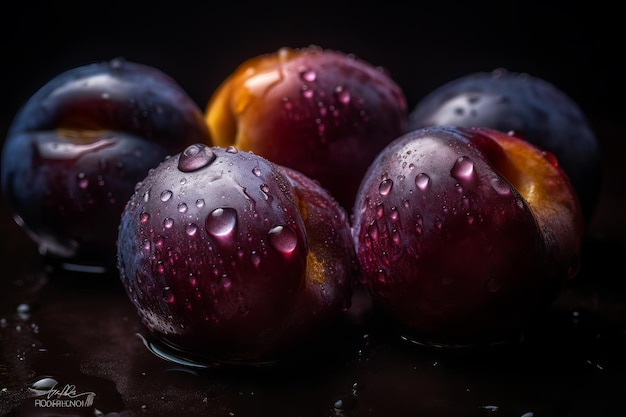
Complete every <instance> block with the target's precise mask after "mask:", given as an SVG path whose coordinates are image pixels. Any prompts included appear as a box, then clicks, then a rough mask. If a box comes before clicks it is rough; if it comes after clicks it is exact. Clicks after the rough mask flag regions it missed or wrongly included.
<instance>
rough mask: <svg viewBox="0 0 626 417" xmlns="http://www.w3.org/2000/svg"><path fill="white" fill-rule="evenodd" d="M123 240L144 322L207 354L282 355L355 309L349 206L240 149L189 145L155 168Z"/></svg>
mask: <svg viewBox="0 0 626 417" xmlns="http://www.w3.org/2000/svg"><path fill="white" fill-rule="evenodd" d="M118 246H119V251H118V255H119V267H120V273H121V279H122V282H123V284H124V286H125V288H126V290H127V292H128V296H129V297H130V299H131V300H132V302H133V303H134V305H135V306H136V307H137V310H138V312H139V314H140V315H141V317H142V320H143V322H144V323H145V324H146V326H147V327H148V328H149V329H150V330H151V331H153V333H154V334H155V335H156V336H157V337H158V338H159V339H160V340H161V341H163V342H164V343H166V344H167V345H168V346H170V347H171V348H173V349H178V350H180V351H181V352H183V353H184V354H186V355H189V356H192V357H196V358H197V360H198V361H200V362H202V361H216V362H220V361H224V362H241V363H247V362H252V363H256V362H265V361H272V360H277V359H279V358H280V356H279V355H280V353H283V354H284V353H285V351H287V350H288V349H289V348H292V347H293V346H294V345H295V344H297V343H300V344H301V343H302V341H303V340H308V339H310V338H312V337H313V336H315V334H316V333H317V332H319V331H320V327H322V326H324V325H326V324H328V322H329V321H331V320H336V319H337V318H338V317H339V315H340V314H342V313H343V311H344V310H346V309H347V308H348V307H349V301H350V296H351V287H352V281H353V280H354V279H355V271H356V259H355V257H354V248H353V242H352V239H351V235H350V227H349V223H348V217H347V214H346V212H345V210H344V209H342V208H341V207H340V206H339V205H338V204H337V203H336V201H335V200H334V199H333V198H332V197H331V196H330V195H329V194H328V193H327V192H326V191H325V190H323V189H321V188H320V187H319V185H318V184H317V183H315V182H313V181H312V180H310V179H308V178H306V177H304V176H303V175H302V174H299V173H297V172H293V171H291V170H289V169H283V168H281V167H277V166H275V165H274V164H272V163H270V162H269V161H267V160H266V159H264V158H261V157H259V156H257V155H254V154H251V153H248V152H242V151H238V150H237V149H236V148H234V147H230V148H226V149H224V148H219V147H213V148H211V147H208V146H205V145H202V144H197V145H192V146H190V147H188V148H186V149H185V150H184V151H183V152H182V153H180V154H178V155H176V156H172V157H171V158H168V159H166V160H165V161H163V162H162V163H161V164H160V165H159V166H158V167H156V168H155V169H153V170H152V171H151V172H150V174H149V175H148V176H147V177H146V178H145V179H144V180H143V181H142V182H141V183H140V184H139V185H138V186H137V189H136V192H135V194H134V195H133V196H132V197H131V199H130V201H129V202H128V205H127V206H126V208H125V210H124V213H123V215H122V219H121V226H120V231H119V243H118Z"/></svg>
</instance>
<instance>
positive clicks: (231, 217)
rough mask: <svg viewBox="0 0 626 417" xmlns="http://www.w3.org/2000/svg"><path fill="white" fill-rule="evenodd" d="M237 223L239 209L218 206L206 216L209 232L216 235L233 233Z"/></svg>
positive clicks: (221, 235)
mask: <svg viewBox="0 0 626 417" xmlns="http://www.w3.org/2000/svg"><path fill="white" fill-rule="evenodd" d="M236 224H237V211H235V209H233V208H230V207H224V208H217V209H215V210H213V211H212V212H211V213H210V214H209V215H208V216H207V218H206V222H205V228H206V230H207V232H209V233H210V234H211V235H213V236H216V237H226V236H228V235H231V234H232V233H233V232H234V230H235V226H236Z"/></svg>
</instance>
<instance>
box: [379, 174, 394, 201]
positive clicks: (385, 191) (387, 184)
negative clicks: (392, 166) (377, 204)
mask: <svg viewBox="0 0 626 417" xmlns="http://www.w3.org/2000/svg"><path fill="white" fill-rule="evenodd" d="M392 188H393V181H392V180H391V179H389V178H387V179H385V180H383V181H382V182H381V183H380V185H379V186H378V192H379V193H380V195H382V196H384V197H386V196H388V195H389V193H390V192H391V189H392Z"/></svg>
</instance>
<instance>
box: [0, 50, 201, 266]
mask: <svg viewBox="0 0 626 417" xmlns="http://www.w3.org/2000/svg"><path fill="white" fill-rule="evenodd" d="M196 142H207V143H210V136H209V133H208V128H207V127H206V124H205V123H204V120H203V116H202V113H201V110H200V109H199V107H198V106H197V105H196V103H194V102H193V101H192V100H191V98H190V97H189V96H188V95H187V94H186V92H185V91H183V89H182V88H181V87H180V86H179V85H178V84H177V83H176V82H175V81H174V80H173V79H172V78H171V77H169V76H168V75H166V74H164V73H163V72H161V71H160V70H158V69H156V68H152V67H149V66H147V65H143V64H138V63H134V62H129V61H126V60H124V59H121V58H118V59H113V60H111V61H106V62H98V63H93V64H87V65H83V66H79V67H75V68H72V69H70V70H67V71H65V72H63V73H60V74H58V75H57V76H56V77H54V78H52V79H51V80H49V81H48V82H47V83H46V84H45V85H43V86H42V87H41V88H40V89H39V90H38V91H36V92H35V94H33V95H32V96H31V97H30V98H29V100H28V101H27V102H26V103H25V104H24V105H23V106H22V107H21V108H20V109H19V111H18V113H17V114H16V116H15V118H14V120H13V121H12V124H11V126H10V128H9V130H8V133H7V137H6V141H5V143H4V145H3V149H2V172H1V175H2V177H1V179H2V192H3V194H4V196H5V197H6V201H7V202H8V203H9V206H10V208H11V210H12V212H13V213H14V216H15V219H16V221H17V222H18V223H19V224H20V225H21V226H22V227H23V228H24V230H25V231H26V232H27V233H28V234H29V236H30V237H31V238H32V239H33V240H34V241H35V242H36V243H37V244H38V246H39V250H40V252H41V253H42V254H44V255H45V256H46V257H47V258H48V259H49V260H50V261H53V262H56V261H59V262H61V263H62V264H65V265H69V264H75V265H80V268H81V269H83V270H93V271H99V272H100V271H111V272H112V271H115V270H116V259H115V256H116V248H115V242H116V240H117V226H118V224H119V216H120V214H121V212H122V210H123V208H124V205H125V203H126V201H127V199H128V198H129V197H130V195H131V194H132V193H133V191H134V186H135V184H136V183H137V182H138V181H139V180H141V179H142V178H143V177H144V176H145V175H146V173H147V172H148V170H149V169H150V168H152V167H154V166H155V165H156V164H158V163H159V162H160V161H161V160H162V159H163V158H164V157H165V156H167V155H170V154H173V153H176V152H180V150H181V149H184V147H185V146H187V145H189V144H191V143H196Z"/></svg>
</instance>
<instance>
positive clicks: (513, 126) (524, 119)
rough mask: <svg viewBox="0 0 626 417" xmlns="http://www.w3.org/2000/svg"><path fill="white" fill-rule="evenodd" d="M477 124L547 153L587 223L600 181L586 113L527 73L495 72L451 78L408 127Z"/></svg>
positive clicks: (595, 145)
mask: <svg viewBox="0 0 626 417" xmlns="http://www.w3.org/2000/svg"><path fill="white" fill-rule="evenodd" d="M431 125H455V126H482V127H490V128H493V129H497V130H500V131H503V132H509V131H513V132H514V133H515V135H516V136H519V137H522V138H524V139H525V140H527V141H529V142H531V143H533V144H535V145H536V146H538V147H539V148H541V149H542V150H544V151H549V152H552V153H553V154H555V155H556V157H557V158H558V160H559V164H560V165H561V167H562V168H563V169H564V170H565V172H567V174H568V175H569V177H570V181H571V182H572V184H573V186H574V189H575V190H576V192H577V193H578V196H579V198H580V202H581V205H582V208H583V214H584V215H585V217H586V218H587V219H589V218H590V217H591V215H592V214H593V211H594V209H595V206H596V203H597V199H598V196H599V192H600V183H601V175H602V168H601V153H600V147H599V143H598V141H597V139H596V137H595V134H594V133H593V131H592V130H591V127H590V126H589V124H588V122H587V120H586V118H585V115H584V114H583V112H582V110H581V109H580V108H579V106H578V105H577V103H575V102H574V101H573V100H572V99H571V98H569V97H568V96H566V95H565V94H564V93H563V92H562V91H560V90H558V89H557V88H556V87H555V86H554V85H552V84H550V83H548V82H547V81H545V80H542V79H540V78H537V77H532V76H530V75H528V74H520V73H512V72H507V71H504V70H497V71H493V72H491V73H489V72H479V73H473V74H468V75H466V76H464V77H461V78H458V79H455V80H453V81H451V82H449V83H447V84H444V85H443V86H441V87H439V88H438V89H436V90H434V91H433V92H431V93H430V94H429V95H427V96H426V97H424V98H423V99H422V100H421V101H420V102H419V103H418V104H417V106H416V107H415V108H414V109H413V110H412V111H411V113H410V115H409V126H410V128H412V129H417V128H421V127H425V126H431Z"/></svg>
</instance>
